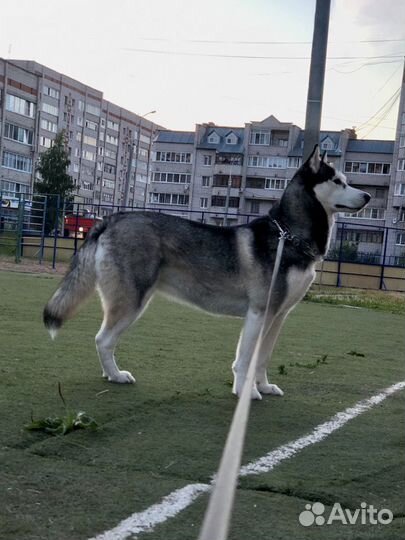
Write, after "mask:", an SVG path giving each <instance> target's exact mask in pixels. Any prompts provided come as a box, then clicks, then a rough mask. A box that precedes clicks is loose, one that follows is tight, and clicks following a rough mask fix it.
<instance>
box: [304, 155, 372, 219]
mask: <svg viewBox="0 0 405 540" xmlns="http://www.w3.org/2000/svg"><path fill="white" fill-rule="evenodd" d="M297 176H299V177H300V178H301V179H302V180H303V181H304V183H305V186H306V187H307V188H309V189H310V190H312V191H313V192H314V194H315V197H316V198H317V199H318V201H319V202H320V203H321V204H322V206H323V207H324V209H325V211H326V212H327V213H328V214H334V213H336V212H358V211H359V210H361V209H362V208H363V207H364V206H365V205H366V204H367V203H368V202H369V200H370V199H371V196H370V194H369V193H367V192H366V191H362V190H361V189H356V188H353V187H351V186H349V185H348V184H347V181H346V177H345V175H344V174H343V173H341V172H339V171H337V170H336V169H335V168H334V167H333V165H332V164H331V163H328V161H327V155H326V152H325V153H324V154H323V156H322V157H321V156H320V153H319V146H318V145H315V147H314V150H313V152H312V154H311V155H310V156H309V158H308V159H307V161H306V162H305V163H304V164H303V165H302V166H301V168H300V169H299V170H298V171H297Z"/></svg>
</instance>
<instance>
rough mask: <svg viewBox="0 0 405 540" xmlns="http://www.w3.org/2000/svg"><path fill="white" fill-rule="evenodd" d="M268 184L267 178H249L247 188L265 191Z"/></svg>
mask: <svg viewBox="0 0 405 540" xmlns="http://www.w3.org/2000/svg"><path fill="white" fill-rule="evenodd" d="M265 183H266V179H265V178H260V177H259V176H250V177H249V176H248V177H247V178H246V187H247V188H251V189H264V186H265Z"/></svg>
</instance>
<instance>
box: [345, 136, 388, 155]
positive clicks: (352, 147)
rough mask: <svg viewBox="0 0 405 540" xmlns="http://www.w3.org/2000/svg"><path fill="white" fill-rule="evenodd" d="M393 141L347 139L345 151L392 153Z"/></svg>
mask: <svg viewBox="0 0 405 540" xmlns="http://www.w3.org/2000/svg"><path fill="white" fill-rule="evenodd" d="M394 144H395V141H378V140H371V139H370V140H369V139H349V142H348V144H347V148H346V152H357V153H360V154H361V153H366V152H367V153H372V154H392V153H393V152H394Z"/></svg>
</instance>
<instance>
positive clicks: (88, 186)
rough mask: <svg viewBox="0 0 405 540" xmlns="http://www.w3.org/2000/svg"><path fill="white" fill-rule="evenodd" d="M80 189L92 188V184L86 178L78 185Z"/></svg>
mask: <svg viewBox="0 0 405 540" xmlns="http://www.w3.org/2000/svg"><path fill="white" fill-rule="evenodd" d="M80 187H81V188H82V189H87V190H89V191H90V190H92V189H93V187H94V185H93V183H92V182H87V181H86V180H83V181H82V185H81V186H80Z"/></svg>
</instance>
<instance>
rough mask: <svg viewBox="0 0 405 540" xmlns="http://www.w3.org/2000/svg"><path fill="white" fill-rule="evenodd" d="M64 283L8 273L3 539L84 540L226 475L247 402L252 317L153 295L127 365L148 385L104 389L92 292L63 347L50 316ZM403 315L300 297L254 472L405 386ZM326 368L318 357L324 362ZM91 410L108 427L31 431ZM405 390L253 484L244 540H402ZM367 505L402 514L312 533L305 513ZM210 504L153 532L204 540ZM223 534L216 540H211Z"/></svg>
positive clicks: (244, 482)
mask: <svg viewBox="0 0 405 540" xmlns="http://www.w3.org/2000/svg"><path fill="white" fill-rule="evenodd" d="M57 282H58V278H56V277H53V276H46V275H30V274H19V273H11V272H0V295H1V311H0V328H1V338H2V340H1V341H2V347H1V349H0V370H1V382H0V385H1V391H0V408H1V409H0V410H1V413H2V414H1V415H0V434H1V435H0V439H1V441H0V442H1V445H0V538H1V539H7V540H34V539H35V540H42V539H51V540H76V539H77V540H79V539H80V540H84V539H87V538H90V537H92V536H94V535H96V534H98V533H101V532H103V531H105V530H108V529H111V528H113V527H114V526H115V525H117V524H118V523H119V522H120V521H121V520H122V519H125V518H126V517H128V516H129V515H130V514H132V513H133V512H135V511H142V510H144V509H146V508H148V507H149V506H150V505H152V504H154V503H157V502H159V501H160V500H161V499H162V498H163V497H164V496H165V495H167V494H169V493H170V492H172V491H173V490H175V489H177V488H181V487H183V486H185V485H187V484H190V483H195V482H203V483H207V482H209V481H210V477H211V475H212V474H213V473H214V472H215V470H216V468H217V465H218V461H219V458H220V455H221V451H222V447H223V444H224V440H225V437H226V433H227V429H228V427H229V423H230V420H231V417H232V412H233V409H234V407H235V403H236V399H235V397H233V396H232V395H231V371H230V366H231V362H232V359H233V355H234V350H235V346H236V341H237V337H238V334H239V331H240V328H241V321H239V320H236V319H226V318H219V317H211V316H209V315H206V314H204V313H201V312H198V311H194V310H192V309H189V308H186V307H184V306H179V305H177V304H174V303H169V302H167V301H166V300H164V299H161V298H156V299H155V300H154V301H153V302H152V305H151V307H150V308H149V310H148V311H147V312H146V314H145V315H144V317H143V318H142V320H141V321H140V322H139V323H138V324H137V325H136V327H134V328H132V329H131V330H130V331H129V332H127V334H126V335H125V336H124V337H123V339H122V341H121V343H120V346H119V349H118V353H117V357H118V363H119V365H120V367H121V368H123V369H129V370H130V371H132V373H133V374H134V375H135V377H136V379H137V383H136V385H129V386H121V385H113V384H109V383H107V382H105V381H104V380H102V379H101V376H100V375H101V372H100V367H99V365H98V360H97V357H96V351H95V347H94V336H95V334H96V332H97V330H98V327H99V325H100V322H101V310H100V308H99V303H98V300H97V299H96V298H94V299H93V300H92V301H91V302H90V303H89V304H87V305H86V306H85V307H84V308H83V309H82V311H81V312H80V314H79V315H78V316H77V317H76V318H75V319H74V320H73V321H70V322H69V323H67V324H66V327H64V328H63V329H62V331H61V333H60V335H59V337H58V339H57V340H56V341H55V342H52V341H51V340H50V339H49V337H48V335H47V333H46V332H45V330H44V328H43V326H42V321H41V315H42V313H41V312H42V307H43V305H44V303H45V301H46V300H47V299H48V297H49V295H50V294H51V292H52V291H53V290H54V288H55V287H56V284H57ZM404 353H405V343H404V319H403V315H400V314H398V313H390V310H389V309H388V310H387V311H379V310H371V309H351V308H348V307H342V306H335V305H328V304H323V303H312V302H303V303H301V304H300V305H299V306H298V307H297V308H296V309H295V311H294V312H293V313H292V314H291V316H290V318H289V319H288V321H287V323H286V326H285V329H284V331H283V333H282V336H281V338H280V341H279V343H278V346H277V349H276V351H275V356H274V359H273V363H272V365H271V368H270V375H271V380H272V381H274V382H275V383H277V384H278V385H279V386H280V387H281V388H282V389H283V390H284V391H285V396H284V397H283V398H276V397H271V396H268V397H266V398H264V399H263V401H261V402H254V403H253V404H252V410H251V416H250V423H249V429H248V436H247V443H246V448H245V453H244V458H243V462H244V463H247V462H249V461H252V460H254V459H257V458H258V457H260V456H262V455H264V454H266V453H267V452H269V451H270V450H272V449H275V448H277V447H278V446H279V445H281V444H284V443H287V442H289V441H291V440H294V439H296V438H298V437H300V436H302V435H304V434H306V433H308V432H309V431H310V430H312V429H313V428H314V427H315V426H317V425H318V424H320V423H321V422H324V421H325V420H328V419H329V418H330V417H331V416H333V415H334V414H335V413H336V412H338V411H342V410H344V409H345V408H346V407H348V406H351V405H354V404H355V403H357V402H358V401H359V400H361V399H363V398H368V397H370V396H372V395H374V394H376V393H378V392H379V391H380V390H382V389H384V388H386V387H387V386H389V385H391V384H393V383H396V382H398V381H401V380H403V379H404V369H403V360H404V356H405V355H404ZM318 360H319V362H317V361H318ZM58 382H60V383H61V385H62V390H63V394H64V397H65V399H66V401H67V402H68V404H69V406H71V407H72V408H74V409H75V410H84V411H86V412H87V413H88V414H90V415H91V416H93V417H94V418H95V419H96V420H97V422H98V423H99V424H100V428H99V430H98V431H95V432H91V431H84V430H83V431H76V432H73V433H70V434H68V435H65V436H49V435H46V434H42V433H38V432H27V431H25V430H24V429H23V426H24V424H26V423H27V422H29V421H30V418H31V413H33V415H34V417H35V418H38V417H43V416H48V415H55V414H60V413H63V404H62V402H61V400H60V398H59V396H58V390H57V386H58ZM404 394H405V392H399V393H397V394H395V395H394V396H392V397H389V398H387V399H386V400H385V401H384V402H383V403H382V404H380V405H378V406H376V407H374V408H373V409H372V410H370V411H368V412H366V413H364V414H363V415H361V416H359V417H358V418H356V419H354V420H353V421H351V422H349V423H348V424H346V426H344V427H343V428H342V429H340V430H339V431H337V432H336V433H334V434H332V435H331V436H330V437H329V438H327V439H326V440H324V441H323V442H321V443H319V444H315V445H313V446H310V447H308V448H306V449H305V450H303V451H302V452H300V453H299V454H298V455H296V456H295V457H293V458H291V459H289V460H286V461H285V462H283V463H282V464H281V465H280V466H278V467H277V468H275V469H274V470H273V471H272V472H271V473H267V474H263V475H258V476H251V477H245V478H243V479H241V482H240V487H239V489H238V492H237V498H236V508H235V512H234V517H233V521H232V528H231V533H230V538H231V539H232V540H250V539H251V538H255V539H257V540H259V539H260V540H262V539H263V540H264V539H266V540H267V539H271V540H275V539H277V540H284V539H291V540H306V539H309V538H311V539H312V538H314V537H317V538H322V540H335V539H336V540H338V539H339V540H342V539H346V538H348V539H361V540H373V539H381V540H395V539H398V540H399V539H403V538H404V525H405V517H404V516H405V510H404V498H403V494H404V485H403V480H404V476H405V475H404V473H405V466H404V455H405V453H404V444H403V443H404V436H403V427H404V414H403V405H404V401H405V399H404V398H405V396H404ZM313 501H321V502H323V503H324V504H325V505H326V506H327V507H328V508H330V507H331V506H332V505H333V503H334V502H340V503H341V504H342V506H344V507H346V508H350V509H355V508H360V503H361V502H363V501H364V502H367V503H368V504H373V505H374V506H375V507H377V508H389V509H391V510H392V512H393V513H394V520H393V522H392V523H391V524H390V525H373V526H371V525H353V526H351V525H342V524H339V523H337V524H334V525H329V526H324V527H318V528H316V527H315V526H314V527H308V528H305V527H303V526H302V525H300V524H299V522H298V515H299V514H300V512H302V511H303V510H304V509H305V504H306V503H308V502H313ZM206 504H207V496H206V495H204V496H202V497H200V498H199V499H198V500H197V501H196V502H195V503H194V504H193V505H191V506H190V507H189V508H187V509H186V510H185V511H183V512H181V513H180V514H179V515H178V516H177V517H175V518H173V519H170V520H168V521H166V522H165V523H163V524H162V525H159V526H157V527H156V528H155V529H154V530H153V531H151V532H150V533H147V534H145V535H141V536H140V537H142V538H143V537H145V538H150V539H151V540H163V539H165V540H180V539H184V540H185V539H194V538H197V535H198V530H199V527H200V524H201V520H202V516H203V512H204V510H205V507H206ZM213 540H214V539H213Z"/></svg>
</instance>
